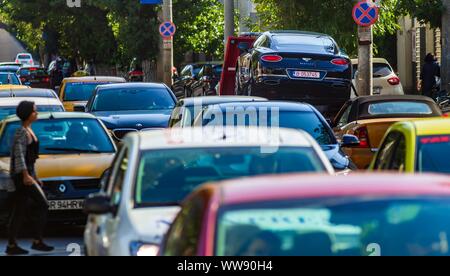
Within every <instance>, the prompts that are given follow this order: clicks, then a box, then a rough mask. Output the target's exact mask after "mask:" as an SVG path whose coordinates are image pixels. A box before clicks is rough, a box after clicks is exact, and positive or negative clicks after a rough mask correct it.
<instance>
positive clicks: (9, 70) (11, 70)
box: [0, 65, 20, 74]
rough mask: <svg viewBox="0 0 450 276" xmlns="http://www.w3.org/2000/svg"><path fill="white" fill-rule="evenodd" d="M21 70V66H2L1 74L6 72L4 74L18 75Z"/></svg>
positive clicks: (0, 67)
mask: <svg viewBox="0 0 450 276" xmlns="http://www.w3.org/2000/svg"><path fill="white" fill-rule="evenodd" d="M19 69H20V65H15V66H14V65H9V66H6V65H4V66H0V72H4V73H12V74H16V73H17V71H19Z"/></svg>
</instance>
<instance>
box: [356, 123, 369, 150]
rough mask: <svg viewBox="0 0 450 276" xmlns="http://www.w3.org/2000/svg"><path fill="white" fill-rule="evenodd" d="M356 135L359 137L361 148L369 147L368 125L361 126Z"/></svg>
mask: <svg viewBox="0 0 450 276" xmlns="http://www.w3.org/2000/svg"><path fill="white" fill-rule="evenodd" d="M355 136H356V137H358V139H359V142H360V144H359V148H369V147H370V141H369V131H367V127H360V128H358V129H356V130H355Z"/></svg>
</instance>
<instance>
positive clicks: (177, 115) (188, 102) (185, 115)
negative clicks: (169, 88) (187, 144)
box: [169, 96, 267, 128]
mask: <svg viewBox="0 0 450 276" xmlns="http://www.w3.org/2000/svg"><path fill="white" fill-rule="evenodd" d="M259 101H267V99H265V98H260V97H246V96H208V97H196V98H184V99H180V100H179V101H178V103H177V105H176V106H175V108H174V110H173V112H172V115H171V116H170V121H169V127H181V128H184V127H192V126H193V125H194V120H195V118H196V117H197V116H198V114H199V113H200V112H203V109H204V108H206V107H207V106H209V105H215V104H221V103H231V102H259Z"/></svg>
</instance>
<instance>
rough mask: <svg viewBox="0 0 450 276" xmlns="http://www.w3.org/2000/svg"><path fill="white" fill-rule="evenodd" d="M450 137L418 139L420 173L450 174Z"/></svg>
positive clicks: (438, 136)
mask: <svg viewBox="0 0 450 276" xmlns="http://www.w3.org/2000/svg"><path fill="white" fill-rule="evenodd" d="M449 156H450V135H437V136H421V137H419V139H418V158H417V166H418V168H417V169H418V171H419V172H433V173H448V174H450V162H449V161H448V158H449Z"/></svg>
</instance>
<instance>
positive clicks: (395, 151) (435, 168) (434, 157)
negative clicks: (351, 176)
mask: <svg viewBox="0 0 450 276" xmlns="http://www.w3.org/2000/svg"><path fill="white" fill-rule="evenodd" d="M449 157H450V119H449V118H442V119H422V120H415V121H405V122H400V123H396V124H395V125H393V126H392V127H391V128H390V129H389V130H388V132H387V133H386V135H385V137H384V139H383V142H382V143H381V147H380V150H379V151H378V153H377V155H376V156H375V158H374V160H373V162H372V164H371V170H374V171H384V170H388V171H398V172H407V173H414V172H418V173H425V172H433V173H447V174H450V162H448V159H449Z"/></svg>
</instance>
